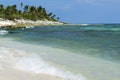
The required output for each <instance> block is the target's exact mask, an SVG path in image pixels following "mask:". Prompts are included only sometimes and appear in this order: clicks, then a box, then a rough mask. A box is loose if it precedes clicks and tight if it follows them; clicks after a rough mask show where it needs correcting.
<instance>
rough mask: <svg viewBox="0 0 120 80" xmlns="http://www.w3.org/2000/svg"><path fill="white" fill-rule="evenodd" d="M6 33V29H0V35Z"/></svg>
mask: <svg viewBox="0 0 120 80" xmlns="http://www.w3.org/2000/svg"><path fill="white" fill-rule="evenodd" d="M7 33H8V31H7V30H0V35H5V34H7Z"/></svg>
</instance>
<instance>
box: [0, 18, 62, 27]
mask: <svg viewBox="0 0 120 80" xmlns="http://www.w3.org/2000/svg"><path fill="white" fill-rule="evenodd" d="M59 25H64V23H62V22H58V21H50V20H46V19H44V20H36V21H33V20H25V19H14V20H8V19H6V20H5V19H2V18H0V28H19V27H33V26H59Z"/></svg>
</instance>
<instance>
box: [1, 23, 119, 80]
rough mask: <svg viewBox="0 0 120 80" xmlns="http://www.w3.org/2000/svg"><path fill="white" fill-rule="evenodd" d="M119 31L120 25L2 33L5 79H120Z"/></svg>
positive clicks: (41, 28)
mask: <svg viewBox="0 0 120 80" xmlns="http://www.w3.org/2000/svg"><path fill="white" fill-rule="evenodd" d="M99 26H101V27H99ZM106 26H108V27H106ZM109 26H114V27H109ZM119 30H120V28H119V27H118V25H105V26H104V25H98V26H92V27H91V26H90V25H88V26H67V27H66V26H58V27H54V26H48V27H47V26H46V27H44V26H43V27H41V26H40V27H34V28H25V29H24V30H23V29H22V28H18V29H15V30H4V31H3V30H1V32H0V34H1V35H0V70H1V72H0V73H1V75H2V76H1V78H4V79H6V78H7V77H4V75H5V74H7V75H10V76H13V75H15V74H17V75H16V76H14V77H12V78H16V77H17V78H19V77H20V79H23V78H26V77H29V76H30V79H33V80H39V78H40V77H42V78H43V79H42V80H44V79H46V77H44V76H50V78H49V79H50V80H54V79H58V80H59V79H60V80H103V79H104V80H119V78H120V77H119V75H120V69H119V67H120V64H119V37H118V36H119ZM5 31H6V33H3V32H5ZM73 37H74V38H73ZM106 37H107V38H106ZM88 44H89V45H88ZM106 45H107V46H106ZM11 70H13V72H11ZM7 72H10V73H9V74H8V73H7ZM23 75H25V76H23ZM10 76H8V77H10ZM37 76H38V77H37ZM34 77H35V78H34ZM53 78H54V79H53ZM18 80H19V79H18Z"/></svg>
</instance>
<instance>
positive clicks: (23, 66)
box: [0, 47, 86, 80]
mask: <svg viewBox="0 0 120 80" xmlns="http://www.w3.org/2000/svg"><path fill="white" fill-rule="evenodd" d="M0 70H1V71H0V79H2V80H6V79H8V78H7V77H5V75H9V74H10V75H11V76H12V77H11V76H9V77H11V80H12V79H14V78H17V79H16V80H20V79H21V78H20V76H21V75H23V74H25V77H26V75H27V74H28V73H24V72H29V73H31V74H33V75H35V74H36V75H41V74H42V75H49V77H51V76H52V78H51V79H42V80H86V79H85V77H83V76H82V75H81V74H78V75H75V74H73V73H71V72H68V71H64V70H61V69H59V68H57V67H55V66H53V65H51V64H48V62H46V61H44V60H43V59H42V58H41V57H40V56H39V55H38V54H36V53H34V54H31V53H29V52H26V51H22V50H16V49H11V48H5V47H0ZM11 70H12V71H13V72H12V71H11ZM21 71H22V72H21ZM7 72H9V74H8V73H7ZM17 72H18V73H17ZM12 74H13V75H12ZM16 74H17V76H19V75H20V76H19V77H16ZM31 74H30V76H31ZM14 75H15V77H14ZM41 77H43V76H41ZM45 77H46V76H45ZM19 78H20V79H19ZM23 78H24V77H23ZM38 78H39V77H38ZM27 80H28V79H27ZM29 80H33V79H32V78H31V79H29ZM35 80H36V79H35ZM37 80H39V79H37Z"/></svg>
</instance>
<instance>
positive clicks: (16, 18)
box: [0, 3, 64, 28]
mask: <svg viewBox="0 0 120 80" xmlns="http://www.w3.org/2000/svg"><path fill="white" fill-rule="evenodd" d="M20 6H21V9H18V8H17V5H16V4H14V5H8V6H4V5H3V4H0V27H3V28H18V27H28V26H50V25H54V26H59V25H63V24H64V23H62V22H60V21H59V19H60V18H59V17H57V16H56V15H55V14H54V13H52V12H47V10H46V8H44V7H42V6H38V7H36V6H30V5H24V4H23V3H21V4H20Z"/></svg>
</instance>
